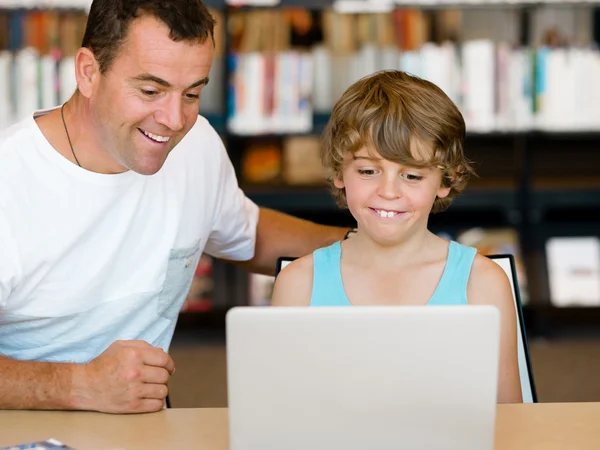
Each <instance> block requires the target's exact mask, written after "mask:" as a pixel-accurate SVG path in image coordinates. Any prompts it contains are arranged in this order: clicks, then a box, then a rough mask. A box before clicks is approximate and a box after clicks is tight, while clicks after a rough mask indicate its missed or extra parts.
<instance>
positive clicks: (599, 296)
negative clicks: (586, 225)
mask: <svg viewBox="0 0 600 450" xmlns="http://www.w3.org/2000/svg"><path fill="white" fill-rule="evenodd" d="M546 261H547V266H548V284H549V287H550V302H551V303H552V304H553V305H554V306H557V307H569V306H600V239H598V238H597V237H595V236H589V237H554V238H551V239H548V241H547V242H546Z"/></svg>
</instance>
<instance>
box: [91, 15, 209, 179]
mask: <svg viewBox="0 0 600 450" xmlns="http://www.w3.org/2000/svg"><path fill="white" fill-rule="evenodd" d="M213 54H214V46H213V42H212V39H210V38H208V39H206V41H205V42H204V43H199V42H197V41H179V42H174V41H172V40H171V39H170V38H169V29H168V27H167V26H166V25H165V24H163V23H162V22H160V21H158V20H156V19H155V18H153V17H151V16H144V17H141V18H138V19H135V20H134V21H133V22H132V23H131V24H130V27H129V32H128V36H127V38H126V39H125V41H124V43H123V45H122V47H121V49H120V52H119V53H118V54H117V56H116V58H115V59H114V60H113V63H112V65H111V66H110V67H109V69H108V71H107V72H106V73H105V74H103V75H100V76H99V77H98V78H97V79H96V80H95V81H94V87H93V93H92V96H91V97H90V108H91V114H92V118H93V121H94V126H95V127H96V129H97V130H98V131H99V136H98V137H99V139H100V144H101V146H102V148H103V149H104V150H105V152H106V153H107V155H106V156H108V160H109V165H110V168H109V171H110V172H113V173H116V172H123V171H125V170H133V171H135V172H137V173H140V174H143V175H152V174H154V173H156V172H158V171H159V170H160V168H161V167H162V166H163V164H164V162H165V160H166V159H167V156H168V154H169V152H170V151H171V150H173V148H174V147H175V146H176V145H177V144H178V143H179V142H180V141H181V139H183V137H184V136H185V135H186V134H187V132H188V131H189V130H190V129H191V128H192V126H193V125H194V123H195V122H196V118H197V116H198V108H199V105H200V93H201V91H202V88H203V87H204V85H205V84H206V82H207V81H208V73H209V71H210V67H211V64H212V59H213Z"/></svg>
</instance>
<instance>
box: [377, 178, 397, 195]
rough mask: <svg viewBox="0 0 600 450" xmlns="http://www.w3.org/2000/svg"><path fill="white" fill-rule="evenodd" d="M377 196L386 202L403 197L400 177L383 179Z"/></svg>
mask: <svg viewBox="0 0 600 450" xmlns="http://www.w3.org/2000/svg"><path fill="white" fill-rule="evenodd" d="M377 194H378V195H379V196H380V197H381V198H384V199H386V200H395V199H397V198H400V197H402V186H401V182H400V179H399V178H398V177H393V178H391V177H390V178H382V180H381V183H380V184H379V187H378V189H377Z"/></svg>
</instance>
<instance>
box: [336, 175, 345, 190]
mask: <svg viewBox="0 0 600 450" xmlns="http://www.w3.org/2000/svg"><path fill="white" fill-rule="evenodd" d="M333 185H334V186H335V187H336V188H338V189H344V187H346V186H345V185H344V180H342V177H341V176H338V175H334V176H333Z"/></svg>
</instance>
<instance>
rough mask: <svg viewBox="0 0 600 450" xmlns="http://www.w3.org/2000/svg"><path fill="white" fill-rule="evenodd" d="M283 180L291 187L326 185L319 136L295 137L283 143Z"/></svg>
mask: <svg viewBox="0 0 600 450" xmlns="http://www.w3.org/2000/svg"><path fill="white" fill-rule="evenodd" d="M282 175H283V180H284V182H285V183H286V184H288V185H290V186H298V185H302V186H308V185H324V184H325V180H326V174H325V170H324V169H323V165H322V164H321V140H320V138H319V137H317V136H294V137H289V138H286V139H285V140H284V141H283V174H282Z"/></svg>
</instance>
